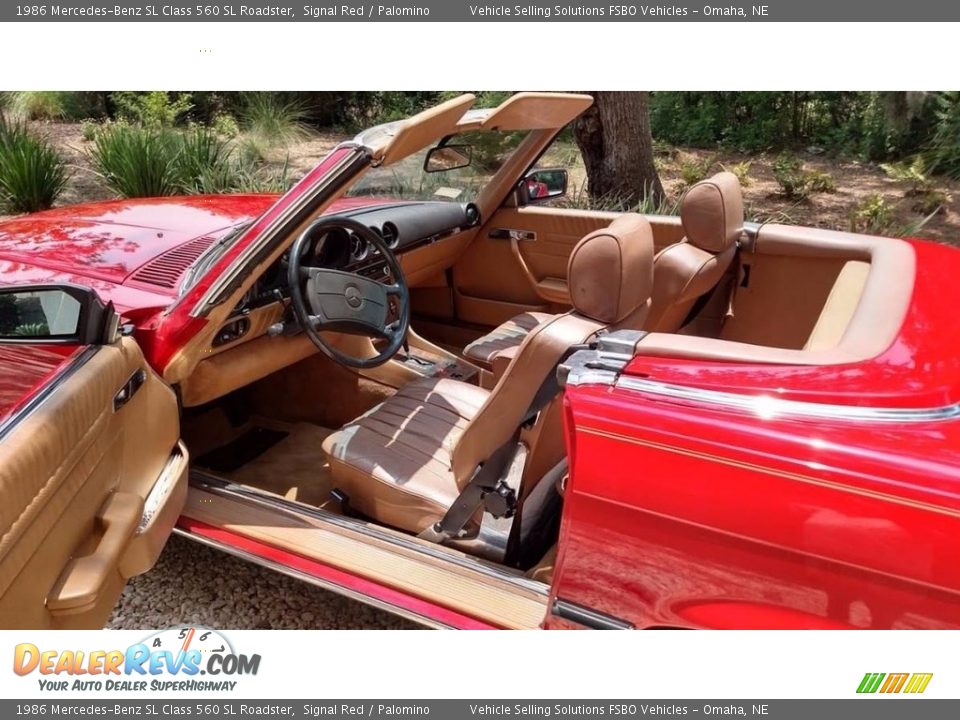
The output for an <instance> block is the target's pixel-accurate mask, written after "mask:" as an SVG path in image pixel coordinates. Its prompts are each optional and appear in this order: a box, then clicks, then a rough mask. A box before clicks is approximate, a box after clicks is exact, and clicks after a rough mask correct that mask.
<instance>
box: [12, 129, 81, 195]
mask: <svg viewBox="0 0 960 720" xmlns="http://www.w3.org/2000/svg"><path fill="white" fill-rule="evenodd" d="M68 177H69V176H68V173H67V167H66V163H65V162H64V161H63V158H62V157H60V154H59V153H58V152H57V151H56V150H55V149H54V148H53V146H52V145H51V144H50V143H49V142H48V141H47V140H46V139H44V138H41V137H38V136H37V135H35V134H33V133H32V132H30V131H29V130H28V129H27V127H26V125H25V124H24V123H23V122H10V121H8V120H6V119H5V118H4V117H3V116H2V115H0V205H2V206H3V207H5V208H6V209H8V210H10V211H13V212H36V211H38V210H46V209H47V208H50V207H52V206H53V203H54V202H55V201H56V199H57V198H58V197H59V196H60V193H62V192H63V189H64V187H65V186H66V184H67V179H68Z"/></svg>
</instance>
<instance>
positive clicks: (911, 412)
mask: <svg viewBox="0 0 960 720" xmlns="http://www.w3.org/2000/svg"><path fill="white" fill-rule="evenodd" d="M566 384H567V386H568V387H569V386H581V385H606V386H609V387H616V388H623V389H625V390H634V391H636V392H642V393H645V394H648V395H656V396H658V397H665V398H669V399H671V400H682V401H687V402H693V403H700V404H706V405H714V406H717V407H722V408H725V409H730V410H739V411H742V412H747V413H750V414H753V415H756V416H757V417H759V418H760V419H763V420H775V419H777V418H802V419H813V420H849V421H856V422H868V423H894V424H895V423H926V422H944V421H948V420H955V419H957V418H960V403H953V404H951V405H942V406H939V407H926V408H896V407H866V406H860V405H836V404H831V403H817V402H807V401H803V400H786V399H782V398H778V397H776V396H775V395H771V394H763V395H744V394H741V393H732V392H726V391H721V390H707V389H704V388H693V387H685V386H683V385H675V384H672V383H664V382H659V381H657V380H647V379H644V378H638V377H631V376H629V375H620V376H618V375H617V374H616V373H615V372H612V371H605V370H583V371H580V372H577V373H571V374H570V376H568V378H567V381H566Z"/></svg>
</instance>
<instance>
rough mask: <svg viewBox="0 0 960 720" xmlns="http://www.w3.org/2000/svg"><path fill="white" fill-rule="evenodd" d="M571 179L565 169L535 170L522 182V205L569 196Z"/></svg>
mask: <svg viewBox="0 0 960 720" xmlns="http://www.w3.org/2000/svg"><path fill="white" fill-rule="evenodd" d="M568 182H569V178H568V176H567V171H566V170H564V169H563V168H544V169H541V170H534V171H533V172H531V173H530V174H529V175H527V176H526V177H525V178H524V179H523V180H521V181H520V188H519V191H520V200H521V204H523V205H529V204H530V203H537V202H543V201H544V200H553V199H555V198H558V197H563V196H564V195H566V194H567V183H568Z"/></svg>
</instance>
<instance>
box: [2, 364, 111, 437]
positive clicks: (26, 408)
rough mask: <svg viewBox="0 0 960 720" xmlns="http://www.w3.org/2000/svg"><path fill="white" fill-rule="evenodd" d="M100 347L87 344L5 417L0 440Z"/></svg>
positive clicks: (41, 403)
mask: <svg viewBox="0 0 960 720" xmlns="http://www.w3.org/2000/svg"><path fill="white" fill-rule="evenodd" d="M99 349H100V346H99V345H88V346H87V347H85V348H84V349H83V350H82V351H81V352H80V354H79V355H77V356H76V357H75V358H73V360H71V361H70V364H69V365H67V366H66V367H65V368H63V369H62V370H61V371H60V373H59V374H58V375H57V376H56V377H54V378H53V380H51V381H50V382H48V383H47V384H46V385H44V386H43V387H42V388H40V390H39V391H38V392H37V393H36V394H35V395H34V396H33V397H32V398H30V399H29V400H28V401H27V402H26V403H24V405H23V406H22V407H21V408H20V409H19V410H15V411H14V412H13V413H11V414H10V415H8V416H7V419H6V420H4V421H3V422H0V440H3V438H4V437H5V436H6V435H7V434H8V433H9V432H10V431H11V430H13V428H14V427H16V425H17V424H18V423H20V422H23V421H24V420H26V419H27V418H28V417H29V416H30V415H32V414H33V413H34V412H36V411H37V409H39V408H40V406H41V405H43V404H44V403H45V402H46V401H47V400H48V399H49V398H50V396H51V395H53V393H54V391H56V390H57V389H58V388H59V387H60V386H61V385H63V384H64V383H65V382H66V381H67V380H69V379H70V378H71V377H73V375H74V374H75V373H76V372H77V371H78V370H79V369H80V368H82V367H83V366H84V365H86V364H87V362H88V361H89V360H90V358H92V357H93V356H94V355H96V354H97V351H98V350H99Z"/></svg>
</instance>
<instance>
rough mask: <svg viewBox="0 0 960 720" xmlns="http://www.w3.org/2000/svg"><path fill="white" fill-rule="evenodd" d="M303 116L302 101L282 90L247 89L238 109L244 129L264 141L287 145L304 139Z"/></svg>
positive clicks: (305, 129)
mask: <svg viewBox="0 0 960 720" xmlns="http://www.w3.org/2000/svg"><path fill="white" fill-rule="evenodd" d="M306 116H307V111H306V108H305V106H304V105H303V103H302V102H300V101H299V100H297V99H296V98H295V97H291V96H289V95H288V94H285V93H272V92H255V93H248V94H246V95H245V96H244V105H243V107H242V108H241V109H240V118H241V120H242V122H243V126H244V129H245V130H246V131H247V132H248V133H250V135H251V136H253V138H255V139H256V140H257V141H259V142H262V143H265V144H267V145H281V146H286V145H289V144H291V143H293V142H297V141H300V140H303V139H304V138H305V137H306V136H307V134H308V130H307V127H306V125H304V120H305V119H306Z"/></svg>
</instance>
